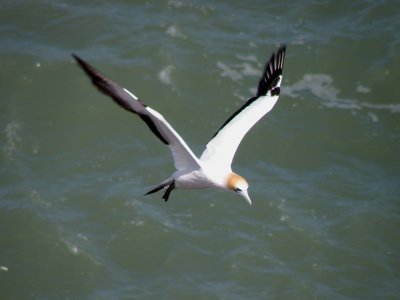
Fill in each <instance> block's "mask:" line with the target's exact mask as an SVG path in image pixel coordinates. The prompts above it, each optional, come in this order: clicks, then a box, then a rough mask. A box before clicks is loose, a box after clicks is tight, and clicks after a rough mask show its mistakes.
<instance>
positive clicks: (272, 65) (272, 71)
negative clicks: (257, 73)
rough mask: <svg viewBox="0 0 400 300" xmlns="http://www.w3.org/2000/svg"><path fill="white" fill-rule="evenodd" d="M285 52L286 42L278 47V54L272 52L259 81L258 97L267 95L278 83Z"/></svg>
mask: <svg viewBox="0 0 400 300" xmlns="http://www.w3.org/2000/svg"><path fill="white" fill-rule="evenodd" d="M285 53H286V45H285V44H283V45H281V46H280V47H279V48H278V51H277V52H276V54H275V53H272V55H271V57H270V59H269V60H268V62H267V63H266V64H265V68H264V73H263V76H262V77H261V79H260V81H259V83H258V90H257V97H259V96H262V95H265V94H266V93H267V92H268V91H269V90H272V89H273V88H274V87H275V86H276V85H277V84H278V81H279V76H280V75H282V69H283V64H284V61H285Z"/></svg>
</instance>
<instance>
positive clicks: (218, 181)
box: [72, 46, 286, 204]
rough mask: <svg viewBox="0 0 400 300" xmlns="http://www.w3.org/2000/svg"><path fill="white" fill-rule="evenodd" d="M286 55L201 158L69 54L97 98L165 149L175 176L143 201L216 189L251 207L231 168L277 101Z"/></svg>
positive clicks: (274, 59)
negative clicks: (129, 116)
mask: <svg viewBox="0 0 400 300" xmlns="http://www.w3.org/2000/svg"><path fill="white" fill-rule="evenodd" d="M285 51H286V46H281V47H280V48H279V49H278V51H277V52H276V54H275V53H273V54H272V56H271V58H270V59H269V61H268V62H267V63H266V65H265V69H264V72H263V74H262V77H261V78H260V81H259V83H258V89H257V94H256V95H255V96H254V97H251V98H250V99H248V100H247V101H246V102H245V103H244V104H243V105H242V106H241V107H240V108H239V109H238V110H237V111H236V112H234V113H233V114H232V115H231V116H230V117H229V118H228V119H227V120H226V121H225V123H223V124H222V126H221V127H220V128H219V129H218V131H217V132H216V133H215V134H214V135H213V137H212V139H211V140H210V141H209V142H208V144H207V146H206V149H205V150H204V152H203V153H202V155H201V156H200V158H198V157H197V156H196V155H195V154H194V153H193V152H192V150H190V148H189V147H188V145H187V144H186V143H185V141H184V140H183V139H182V137H181V136H180V135H179V134H178V133H177V132H176V131H175V130H174V129H173V128H172V126H171V125H170V124H169V123H168V122H167V121H166V120H165V119H164V117H163V116H162V115H161V114H160V113H159V112H157V111H155V110H154V109H152V108H150V107H148V106H147V105H146V104H144V103H143V102H142V101H141V100H140V99H139V98H138V97H136V96H135V95H134V94H133V93H131V92H130V91H128V90H127V89H125V88H123V87H121V86H119V85H118V84H117V83H115V82H114V81H112V80H111V79H109V78H107V77H106V76H104V75H103V74H102V73H100V72H99V71H98V70H96V69H95V68H94V67H92V66H91V65H90V64H88V63H87V62H86V61H84V60H83V59H81V58H80V57H78V56H77V55H75V54H72V56H73V57H74V58H75V60H76V61H77V63H78V64H79V66H80V67H81V68H82V69H83V71H84V72H85V73H86V74H87V75H88V76H89V77H90V79H91V80H92V83H93V84H94V85H95V86H96V87H97V88H98V89H99V90H100V91H101V92H102V93H104V94H106V95H108V96H110V97H111V98H112V99H113V100H114V101H115V102H116V103H117V104H119V105H120V106H121V107H123V108H124V109H126V110H128V111H130V112H132V113H134V114H137V115H138V116H139V117H140V118H141V119H142V120H143V121H144V122H145V123H146V124H147V126H148V127H149V128H150V130H151V131H152V132H153V133H154V134H155V135H156V136H157V137H158V138H159V139H160V140H161V141H162V142H163V143H164V144H166V145H167V146H168V147H169V148H170V150H171V152H172V157H173V160H174V165H175V168H176V171H175V172H174V173H173V174H172V175H171V176H170V177H169V178H168V179H166V180H164V181H163V182H161V183H160V184H158V185H157V186H155V187H154V188H153V189H152V190H150V191H149V192H147V193H146V195H148V194H152V193H155V192H157V191H159V190H162V189H165V192H164V195H163V197H162V198H163V199H164V200H165V201H168V198H169V196H170V194H171V191H172V190H173V189H175V188H177V189H203V188H219V189H223V190H228V191H234V192H235V193H237V194H239V195H240V196H242V197H243V198H244V199H246V200H247V202H248V203H249V204H251V200H250V197H249V194H248V191H247V190H248V188H249V184H248V183H247V181H246V179H244V178H243V177H242V176H240V175H238V174H236V173H234V172H232V168H231V164H232V160H233V157H234V155H235V152H236V150H237V148H238V146H239V144H240V142H241V140H242V139H243V137H244V136H245V134H246V133H247V132H248V131H249V130H250V128H251V127H253V125H254V124H256V123H257V122H258V121H259V120H260V119H261V118H262V117H263V116H264V115H265V114H266V113H268V112H269V111H270V110H271V109H272V108H273V106H274V105H275V103H276V102H277V100H278V97H279V94H280V85H281V82H282V68H283V63H284V58H285Z"/></svg>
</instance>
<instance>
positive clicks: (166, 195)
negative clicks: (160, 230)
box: [162, 181, 175, 202]
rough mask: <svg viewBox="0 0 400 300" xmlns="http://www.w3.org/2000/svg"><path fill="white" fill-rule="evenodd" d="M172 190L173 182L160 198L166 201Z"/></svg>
mask: <svg viewBox="0 0 400 300" xmlns="http://www.w3.org/2000/svg"><path fill="white" fill-rule="evenodd" d="M174 188H175V181H172V183H171V184H170V185H169V187H168V188H167V190H166V191H165V194H164V196H163V197H162V198H163V199H164V200H165V202H167V201H168V197H169V194H170V193H171V192H172V190H173V189H174Z"/></svg>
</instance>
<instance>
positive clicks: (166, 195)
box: [145, 180, 175, 202]
mask: <svg viewBox="0 0 400 300" xmlns="http://www.w3.org/2000/svg"><path fill="white" fill-rule="evenodd" d="M166 186H168V188H167V190H166V191H165V193H164V195H163V197H162V198H163V199H164V200H165V202H167V201H168V198H169V195H170V194H171V192H172V190H173V189H174V188H175V181H174V180H168V181H164V182H161V183H160V184H159V185H157V186H156V187H155V188H153V189H152V190H150V191H148V192H147V193H146V194H145V195H149V194H153V193H156V192H158V191H159V190H162V189H163V188H165V187H166Z"/></svg>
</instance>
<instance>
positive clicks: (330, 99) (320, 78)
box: [282, 74, 400, 113]
mask: <svg viewBox="0 0 400 300" xmlns="http://www.w3.org/2000/svg"><path fill="white" fill-rule="evenodd" d="M360 87H361V88H360ZM356 90H357V91H358V92H360V93H368V92H369V91H370V89H369V88H368V87H365V86H360V85H359V86H358V87H357V88H356ZM305 91H306V92H310V93H311V94H312V95H314V96H315V97H317V98H318V99H319V100H320V101H321V105H322V106H324V107H326V108H336V109H349V110H362V109H375V110H386V111H389V112H391V113H400V104H397V103H386V104H376V103H370V102H364V101H359V100H355V99H348V98H342V97H340V96H339V93H340V90H339V89H338V88H336V87H335V86H334V84H333V79H332V77H331V76H329V75H327V74H305V75H304V76H303V78H302V79H300V80H299V81H297V82H295V83H294V84H292V85H285V86H284V88H283V89H282V94H283V95H286V96H289V97H292V98H300V99H303V98H304V96H303V92H305Z"/></svg>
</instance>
